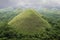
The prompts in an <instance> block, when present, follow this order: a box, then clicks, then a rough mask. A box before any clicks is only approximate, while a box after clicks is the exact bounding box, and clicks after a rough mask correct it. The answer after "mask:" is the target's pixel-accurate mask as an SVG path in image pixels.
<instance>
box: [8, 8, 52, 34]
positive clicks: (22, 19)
mask: <svg viewBox="0 0 60 40" xmlns="http://www.w3.org/2000/svg"><path fill="white" fill-rule="evenodd" d="M8 24H9V25H11V26H13V27H14V28H16V30H17V31H18V32H20V33H22V34H35V33H36V34H37V33H41V32H44V31H45V30H46V29H47V28H50V27H51V26H50V24H49V23H48V22H47V21H46V20H44V19H43V18H42V17H41V15H40V14H39V13H38V12H36V11H35V10H33V9H28V10H25V11H23V12H22V13H20V14H19V15H17V16H16V17H14V18H13V19H12V20H11V21H10V22H9V23H8Z"/></svg>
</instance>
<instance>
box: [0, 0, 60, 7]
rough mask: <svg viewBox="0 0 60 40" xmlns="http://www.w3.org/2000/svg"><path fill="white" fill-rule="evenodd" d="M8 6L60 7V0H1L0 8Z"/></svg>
mask: <svg viewBox="0 0 60 40" xmlns="http://www.w3.org/2000/svg"><path fill="white" fill-rule="evenodd" d="M7 7H26V8H40V7H45V8H50V7H52V8H54V7H57V8H60V0H0V8H7Z"/></svg>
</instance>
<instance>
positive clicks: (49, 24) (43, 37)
mask: <svg viewBox="0 0 60 40" xmlns="http://www.w3.org/2000/svg"><path fill="white" fill-rule="evenodd" d="M24 10H26V9H24ZM36 11H37V12H36ZM24 13H25V14H24ZM20 14H21V15H20ZM35 14H36V15H35ZM39 14H40V15H39ZM37 15H38V16H37ZM30 28H31V29H30ZM0 40H60V10H52V9H42V10H41V9H39V10H35V9H33V10H31V9H29V10H26V11H23V9H21V8H15V9H11V8H10V9H9V8H5V9H0Z"/></svg>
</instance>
